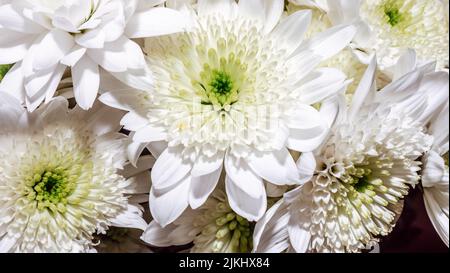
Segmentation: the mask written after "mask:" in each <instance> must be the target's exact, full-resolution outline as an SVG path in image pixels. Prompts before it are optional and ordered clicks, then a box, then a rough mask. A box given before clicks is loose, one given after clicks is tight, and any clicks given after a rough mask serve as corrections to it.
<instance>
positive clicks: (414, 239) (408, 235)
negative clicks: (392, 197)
mask: <svg viewBox="0 0 450 273" xmlns="http://www.w3.org/2000/svg"><path fill="white" fill-rule="evenodd" d="M380 250H381V252H382V253H383V252H385V253H389V252H448V248H447V246H446V245H445V244H444V243H443V242H442V240H441V238H440V237H439V235H438V234H437V233H436V232H435V230H434V227H433V225H432V224H431V222H430V219H429V218H428V215H427V211H426V209H425V205H424V203H423V198H422V192H421V189H420V188H419V187H416V188H415V189H414V190H411V192H410V194H409V195H408V197H407V198H406V200H405V207H404V209H403V212H402V215H401V217H400V219H399V220H398V222H397V225H396V227H395V228H394V230H393V231H392V233H391V234H390V235H389V236H387V237H386V238H384V239H383V240H382V241H381V244H380Z"/></svg>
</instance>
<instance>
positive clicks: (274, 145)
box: [101, 0, 355, 226]
mask: <svg viewBox="0 0 450 273" xmlns="http://www.w3.org/2000/svg"><path fill="white" fill-rule="evenodd" d="M197 6H198V9H197V10H193V9H192V7H187V9H186V10H188V11H186V12H189V14H190V16H191V19H192V21H193V29H192V30H191V31H190V32H187V33H183V34H177V35H172V36H167V37H159V38H150V39H146V51H147V54H148V56H149V58H150V60H149V62H150V68H151V70H152V71H153V75H154V86H153V88H151V89H147V90H143V91H130V90H125V92H124V90H114V89H120V88H119V87H115V88H114V87H113V88H112V89H111V92H110V93H106V94H104V95H102V97H101V100H102V101H103V102H104V103H106V104H108V105H110V106H113V107H117V108H120V109H126V110H128V111H130V113H129V114H128V115H127V116H125V118H124V120H122V124H124V125H125V128H127V129H130V130H131V131H135V134H134V135H133V140H134V142H135V143H134V145H132V146H131V148H130V150H131V151H133V152H134V153H130V154H134V155H136V154H138V153H139V152H140V151H142V149H143V148H144V147H146V146H147V144H149V145H148V147H149V149H150V150H151V151H152V153H153V151H155V150H156V152H157V155H158V154H160V153H161V152H162V153H161V155H160V156H159V158H158V159H157V161H156V163H155V166H154V168H153V170H152V183H153V184H152V190H151V194H150V209H151V210H152V215H153V217H154V218H155V220H156V221H157V222H158V223H160V224H161V225H162V226H165V225H167V224H169V223H171V222H172V221H174V220H175V219H176V218H177V217H178V216H179V215H181V213H182V212H183V211H184V210H185V209H186V208H187V207H188V206H189V205H190V206H191V207H192V208H197V207H199V206H201V205H202V204H203V203H204V202H205V201H206V199H207V197H208V196H209V194H210V193H211V192H212V191H213V189H214V188H215V186H216V184H217V181H218V178H219V176H220V173H221V171H222V165H224V166H225V170H226V174H227V179H226V192H227V196H228V199H229V202H230V206H231V207H232V208H233V210H234V211H236V212H237V213H239V214H240V215H241V216H243V217H245V218H247V219H248V220H250V221H254V220H256V219H258V218H260V217H261V216H262V215H263V214H264V212H265V209H266V191H265V188H264V181H263V179H264V180H266V181H268V182H271V183H274V184H281V185H284V184H295V183H298V182H299V177H298V173H297V168H296V165H295V162H294V160H293V159H292V157H291V156H290V154H289V151H288V148H289V149H292V150H296V151H310V150H312V149H314V148H315V147H317V145H318V144H319V143H320V142H321V140H322V139H323V137H324V136H325V134H326V131H327V126H326V124H324V123H323V122H322V119H321V117H320V115H319V113H318V112H317V111H316V110H315V109H314V108H313V107H311V106H310V105H311V104H314V103H317V102H321V101H323V100H324V99H326V98H327V97H329V96H331V95H333V94H335V93H337V92H339V91H342V90H343V89H344V88H345V85H346V82H345V76H344V75H343V74H342V73H341V72H340V71H338V70H336V69H330V68H326V69H325V68H322V69H317V70H316V69H315V67H316V66H317V65H318V64H319V63H320V62H322V61H323V60H325V59H327V58H328V57H330V56H332V55H334V54H336V53H337V52H339V51H340V50H341V49H342V48H343V47H345V46H346V45H347V44H348V42H349V41H350V40H351V39H352V37H353V35H354V33H355V29H354V27H352V26H338V27H335V28H332V29H329V30H328V31H326V32H324V33H321V34H319V35H317V36H315V37H314V38H313V39H311V40H309V41H306V42H303V43H302V40H303V39H302V37H303V33H304V31H305V30H306V29H307V26H308V23H309V21H310V16H311V15H310V13H309V12H307V11H306V12H297V13H294V14H292V15H291V16H289V17H287V18H285V19H283V20H282V21H281V22H279V20H280V17H281V14H282V12H283V6H284V3H283V1H281V0H271V1H263V0H256V1H239V4H237V3H236V2H235V1H233V0H218V1H207V0H202V1H199V2H198V5H197ZM128 84H130V85H133V86H136V87H139V88H141V87H142V86H143V85H144V84H143V83H142V81H141V80H133V81H132V80H131V79H129V81H128ZM105 90H106V89H105ZM157 155H155V156H157ZM223 162H224V164H222V163H223ZM168 207H170V209H168Z"/></svg>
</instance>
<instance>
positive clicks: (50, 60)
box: [32, 29, 75, 70]
mask: <svg viewBox="0 0 450 273" xmlns="http://www.w3.org/2000/svg"><path fill="white" fill-rule="evenodd" d="M74 45H75V43H74V40H73V37H72V36H71V35H70V34H69V33H67V32H65V31H61V30H58V29H53V30H51V31H50V32H49V33H48V34H47V35H45V37H44V38H43V39H42V41H40V43H39V45H38V46H37V47H36V53H37V54H35V55H34V56H33V61H32V65H33V68H34V69H35V70H44V69H48V68H50V67H52V66H54V65H55V64H56V63H57V62H59V61H60V60H61V59H62V58H63V57H64V56H65V55H66V54H67V53H68V52H69V51H70V50H71V49H72V47H73V46H74Z"/></svg>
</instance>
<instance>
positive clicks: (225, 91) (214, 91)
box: [200, 65, 239, 107]
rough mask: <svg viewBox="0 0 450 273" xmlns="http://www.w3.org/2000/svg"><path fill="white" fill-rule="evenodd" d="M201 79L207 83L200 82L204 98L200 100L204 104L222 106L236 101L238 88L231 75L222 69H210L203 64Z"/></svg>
mask: <svg viewBox="0 0 450 273" xmlns="http://www.w3.org/2000/svg"><path fill="white" fill-rule="evenodd" d="M201 76H202V78H203V81H204V82H206V83H207V84H202V83H201V84H200V86H201V87H202V89H203V91H204V93H205V96H203V97H205V98H206V99H204V100H203V101H202V103H203V104H206V105H217V106H220V107H224V106H226V105H231V104H233V103H235V102H236V101H237V99H238V98H237V97H238V93H239V90H238V89H237V88H236V86H235V82H234V81H233V79H232V76H231V75H230V74H229V73H227V72H225V71H223V70H216V69H210V68H209V66H208V65H205V70H204V71H203V73H202V75H201Z"/></svg>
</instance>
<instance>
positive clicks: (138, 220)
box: [0, 93, 149, 252]
mask: <svg viewBox="0 0 450 273" xmlns="http://www.w3.org/2000/svg"><path fill="white" fill-rule="evenodd" d="M0 106H1V107H0V112H1V115H0V126H1V128H2V131H1V132H0V252H85V251H91V250H92V244H93V243H94V242H93V240H92V239H93V235H94V233H105V232H106V230H107V229H108V227H109V226H118V227H128V228H138V229H142V230H143V229H145V227H146V226H147V224H146V222H145V221H144V219H142V211H141V208H140V207H139V206H137V205H136V204H137V203H138V202H136V201H137V200H134V199H133V198H138V199H139V198H140V199H141V202H142V194H143V193H144V192H148V187H149V185H148V183H149V182H148V177H143V179H138V178H139V177H138V176H135V175H129V174H130V172H131V174H132V172H135V170H134V168H132V169H130V170H127V169H123V167H124V164H125V162H126V156H125V154H126V152H125V147H126V143H127V141H128V140H127V138H126V136H124V135H122V134H119V133H118V130H119V129H120V126H119V125H118V124H119V120H120V118H121V117H122V116H123V113H122V112H121V111H116V110H114V109H111V108H108V107H106V106H100V105H98V106H94V108H93V109H92V110H91V111H89V112H86V111H83V110H81V109H80V108H78V107H76V108H74V109H72V110H69V108H68V103H67V100H66V99H64V98H62V97H57V98H54V99H53V100H51V101H50V102H49V103H48V104H46V105H44V106H42V107H39V108H38V109H37V110H36V111H35V112H33V113H29V112H28V111H27V110H26V109H25V108H23V107H22V106H21V104H20V102H19V101H18V100H16V99H15V98H14V97H12V96H9V95H8V94H6V93H2V94H0ZM122 169H123V170H122ZM119 171H120V172H128V174H127V175H125V176H122V175H120V174H119ZM125 177H130V179H126V178H125ZM138 182H139V183H138ZM144 198H148V197H147V196H145V195H144Z"/></svg>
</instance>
